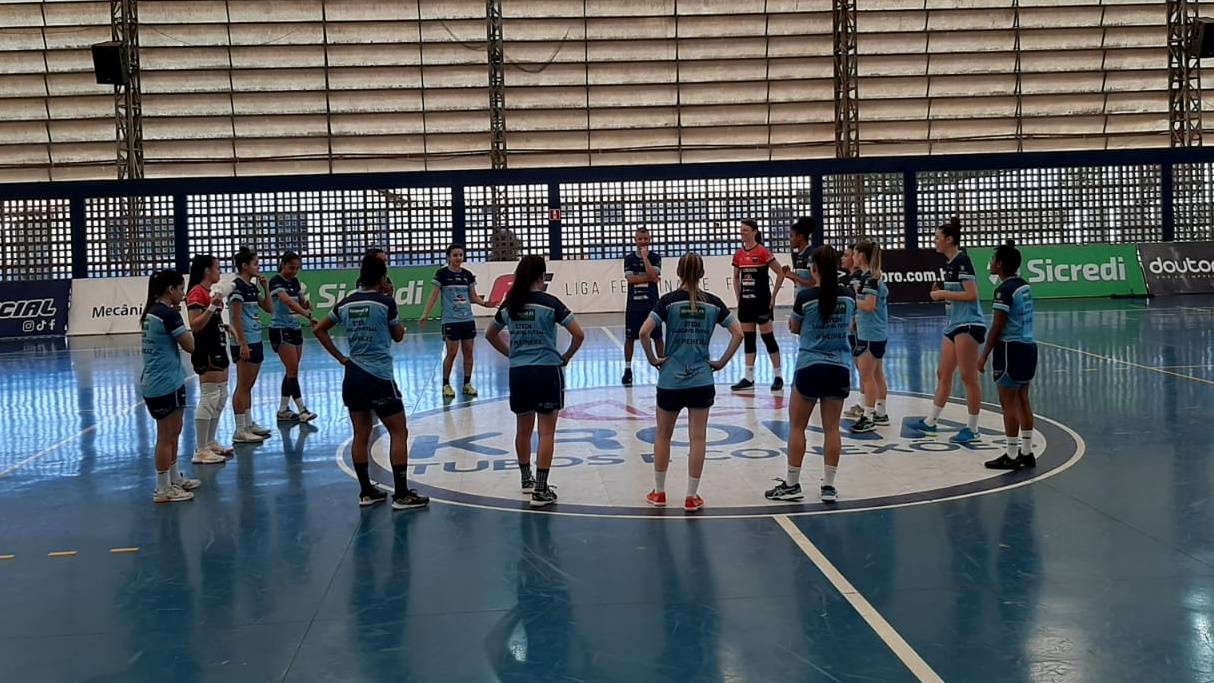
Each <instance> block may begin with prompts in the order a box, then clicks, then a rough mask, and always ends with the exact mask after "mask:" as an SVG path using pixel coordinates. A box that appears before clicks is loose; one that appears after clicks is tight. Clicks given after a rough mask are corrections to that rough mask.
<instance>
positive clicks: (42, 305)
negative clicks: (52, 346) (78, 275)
mask: <svg viewBox="0 0 1214 683" xmlns="http://www.w3.org/2000/svg"><path fill="white" fill-rule="evenodd" d="M71 291H72V283H71V281H70V280H36V281H32V282H14V283H6V284H3V285H0V337H3V338H12V337H48V336H61V335H63V333H64V331H65V330H66V328H67V315H68V299H69V298H70V297H71Z"/></svg>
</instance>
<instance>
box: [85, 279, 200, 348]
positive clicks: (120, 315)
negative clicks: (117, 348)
mask: <svg viewBox="0 0 1214 683" xmlns="http://www.w3.org/2000/svg"><path fill="white" fill-rule="evenodd" d="M147 296H148V279H147V278H146V277H108V278H89V279H82V280H72V305H71V308H70V309H69V311H68V320H67V329H68V334H69V335H71V336H76V335H87V334H128V333H134V332H139V316H140V315H142V314H143V304H144V303H145V301H146V300H147ZM183 315H184V312H183Z"/></svg>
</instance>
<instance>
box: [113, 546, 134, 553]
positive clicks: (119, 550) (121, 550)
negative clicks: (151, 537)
mask: <svg viewBox="0 0 1214 683" xmlns="http://www.w3.org/2000/svg"><path fill="white" fill-rule="evenodd" d="M110 552H111V553H115V554H117V553H137V552H139V548H137V547H132V548H110Z"/></svg>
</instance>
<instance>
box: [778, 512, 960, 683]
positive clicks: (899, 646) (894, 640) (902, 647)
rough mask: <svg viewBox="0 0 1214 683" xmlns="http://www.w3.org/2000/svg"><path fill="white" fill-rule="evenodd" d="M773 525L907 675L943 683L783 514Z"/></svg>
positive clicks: (921, 679)
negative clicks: (832, 588)
mask: <svg viewBox="0 0 1214 683" xmlns="http://www.w3.org/2000/svg"><path fill="white" fill-rule="evenodd" d="M776 523H777V524H779V525H780V528H781V529H783V530H784V533H786V534H788V536H789V537H790V538H792V541H793V543H796V544H797V547H798V548H800V549H801V552H803V553H805V555H806V556H807V557H808V558H809V559H810V561H811V562H813V563H814V566H815V567H817V568H818V571H820V572H822V574H823V575H824V576H825V577H826V579H827V580H828V581H830V583H831V585H832V586H834V587H835V590H838V591H839V593H840V594H841V595H842V596H843V599H844V600H847V602H848V603H849V604H851V606H852V607H853V608H855V610H856V612H858V613H859V614H860V616H861V617H862V618H863V619H864V621H865V622H867V623H868V625H869V626H870V627H872V629H873V631H875V632H876V634H877V637H879V638H880V639H881V640H882V641H884V642H885V644H886V645H887V646H889V649H890V650H892V651H893V653H894V654H895V655H897V657H898V659H900V660H902V663H903V664H905V665H906V668H907V669H910V672H911V673H912V674H914V676H915V678H917V679H919V680H920V681H933V682H935V681H939V683H944V679H943V678H940V675H939V674H937V673H936V672H935V671H933V670H932V667H930V666H928V664H927V662H925V661H923V658H922V657H920V656H919V653H918V652H915V651H914V649H912V648H911V646H910V645H908V644H907V642H906V641H905V640H903V638H902V636H900V635H898V632H897V631H895V630H894V627H893V626H890V625H889V622H888V621H886V620H885V617H883V616H881V613H880V612H878V611H877V610H876V609H875V608H873V606H872V605H871V604H870V603H869V602H868V600H866V599H865V598H864V596H863V595H861V594H860V591H858V590H856V587H855V586H853V585H851V582H850V581H848V580H847V577H845V576H843V573H842V572H840V571H839V570H838V569H837V568H836V567H835V565H833V564H831V561H830V560H828V559H826V555H823V554H822V551H821V550H818V547H817V546H816V545H814V544H813V542H812V541H810V540H809V537H807V536H806V535H805V534H804V533H803V532H802V531H801V530H800V529H799V528H797V525H796V524H793V522H792V520H791V519H789V518H788V516H787V515H777V516H776Z"/></svg>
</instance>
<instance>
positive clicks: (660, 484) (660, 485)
mask: <svg viewBox="0 0 1214 683" xmlns="http://www.w3.org/2000/svg"><path fill="white" fill-rule="evenodd" d="M653 490H654V491H657V492H658V493H665V492H666V473H665V472H659V471H657V470H654V471H653Z"/></svg>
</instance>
